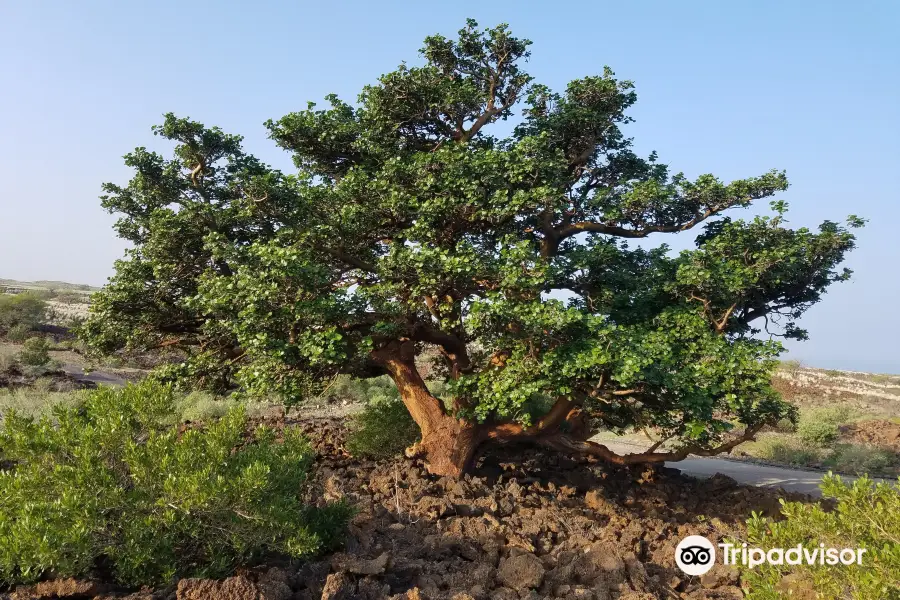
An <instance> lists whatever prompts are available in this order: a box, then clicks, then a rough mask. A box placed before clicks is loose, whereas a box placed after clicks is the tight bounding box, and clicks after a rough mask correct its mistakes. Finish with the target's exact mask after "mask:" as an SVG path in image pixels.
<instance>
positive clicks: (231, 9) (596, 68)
mask: <svg viewBox="0 0 900 600" xmlns="http://www.w3.org/2000/svg"><path fill="white" fill-rule="evenodd" d="M434 4H437V3H434ZM467 17H473V18H475V19H477V20H478V21H479V22H480V23H481V24H482V25H483V26H488V25H494V24H496V23H499V22H508V23H509V24H510V26H511V28H512V30H513V32H514V34H515V35H517V36H520V37H527V38H529V39H531V40H533V41H534V45H533V46H532V54H533V55H532V59H531V61H530V63H529V65H528V67H527V68H528V71H529V72H530V73H532V74H533V75H534V76H535V77H536V78H537V80H538V81H540V82H542V83H545V84H548V85H550V86H551V87H554V88H556V89H561V88H562V87H563V86H564V85H565V84H566V82H568V81H569V80H571V79H574V78H578V77H583V76H585V75H590V74H596V73H599V72H601V71H602V68H603V66H604V65H609V66H611V67H612V68H613V69H614V70H615V71H616V73H617V75H618V76H620V77H622V78H626V79H631V80H633V81H634V82H635V84H636V86H637V93H638V104H637V105H636V107H635V108H634V109H633V110H632V112H631V115H632V116H633V117H634V118H635V119H636V122H635V123H634V124H632V125H630V126H629V129H628V133H629V135H631V136H633V137H634V138H635V144H636V146H637V148H638V149H639V150H640V151H642V152H649V151H650V150H657V151H658V152H659V155H660V159H661V160H662V161H663V162H667V163H668V164H670V165H671V167H672V169H673V170H674V171H676V172H677V171H684V172H685V173H686V174H687V175H689V176H696V175H698V174H701V173H714V174H716V175H718V176H719V177H722V178H725V179H731V178H739V177H745V176H749V175H756V174H760V173H762V172H764V171H766V170H768V169H770V168H783V169H786V170H787V172H788V176H789V177H790V179H791V183H792V187H791V189H790V190H788V192H787V193H785V194H783V195H782V196H781V197H782V198H784V199H786V200H787V201H788V202H789V203H790V205H791V212H790V215H789V219H790V221H791V222H792V223H793V224H794V225H796V226H815V225H817V224H818V223H819V222H821V221H822V220H823V219H826V218H828V219H832V220H842V219H843V218H844V217H845V216H846V215H848V214H850V213H855V214H859V215H860V216H863V217H866V218H868V219H869V220H870V222H869V225H868V226H867V227H866V228H865V229H864V230H862V231H861V232H860V234H859V249H858V250H857V251H856V252H855V253H854V254H853V255H852V256H851V258H850V260H849V261H848V266H849V267H850V268H852V269H854V271H855V272H856V274H855V277H854V280H853V282H851V283H848V284H843V285H840V286H838V287H836V288H834V289H833V290H832V291H831V292H829V293H828V294H827V295H826V297H825V299H824V301H823V302H822V303H821V304H820V305H818V306H816V307H815V308H813V309H812V310H811V311H810V312H809V313H808V315H807V316H806V318H805V319H804V322H803V324H804V325H805V326H806V327H807V328H808V329H809V330H810V334H811V340H810V341H809V342H805V343H803V344H799V345H798V344H792V345H791V350H792V352H791V355H790V356H791V357H792V358H800V359H802V360H804V361H806V362H807V363H809V364H812V365H816V366H823V367H829V368H849V369H863V370H874V371H883V372H900V353H898V351H897V347H898V340H900V318H898V315H897V312H896V310H895V308H894V307H895V305H896V303H897V299H898V298H900V278H898V276H897V274H898V269H897V265H898V263H900V234H898V233H897V230H896V223H897V221H898V219H900V208H898V203H897V196H898V192H897V186H898V184H897V172H898V165H900V37H898V36H897V33H896V32H897V31H898V27H900V3H897V2H895V1H893V0H883V1H880V2H865V1H863V2H855V3H849V2H836V1H812V0H807V1H803V0H794V1H793V2H783V1H782V2H768V1H754V2H743V3H736V2H712V1H707V2H689V1H678V2H672V1H659V2H650V1H636V2H621V1H617V2H608V1H597V0H593V1H590V2H581V1H574V2H567V3H552V4H545V5H544V6H540V5H539V3H533V5H531V6H528V5H527V3H524V2H500V1H496V2H491V3H485V2H467V1H457V2H452V3H450V2H447V3H441V4H440V5H429V4H427V3H421V2H408V3H400V2H378V3H372V2H341V3H339V2H334V3H304V2H287V1H285V2H274V1H266V0H262V1H256V2H252V3H251V2H203V1H192V2H183V1H182V2H173V1H168V0H165V1H154V2H149V1H145V2H137V1H135V2H121V1H106V2H101V1H92V0H82V1H80V2H68V1H63V0H59V1H52V2H51V1H39V0H33V1H23V0H20V1H19V2H14V1H12V0H6V1H5V2H0V90H2V91H0V206H2V212H0V215H2V216H0V277H5V278H14V279H23V280H33V279H62V280H67V281H73V282H79V283H91V284H102V283H103V282H104V281H105V280H106V278H107V277H108V276H109V275H110V274H111V272H112V263H113V260H115V259H116V258H118V257H119V256H121V254H122V249H123V248H124V246H123V244H122V243H121V242H120V241H119V240H117V239H116V238H115V237H114V235H113V232H112V230H111V228H110V225H111V223H112V221H113V217H111V216H110V215H107V214H106V213H105V212H104V211H103V210H102V209H101V208H100V206H99V201H98V199H97V196H98V194H99V193H100V184H101V183H102V182H104V181H114V182H117V183H124V182H126V181H127V179H128V177H129V172H128V170H127V169H126V168H125V167H124V166H123V165H122V160H121V156H122V155H123V154H125V153H126V152H127V151H129V150H131V149H132V148H134V147H135V146H140V145H146V146H150V147H154V138H153V136H152V135H151V134H150V126H151V125H153V124H156V123H158V122H160V120H161V115H162V114H163V113H164V112H167V111H173V112H175V113H176V114H179V115H183V116H189V117H191V118H194V119H197V120H199V121H202V122H204V123H206V124H210V125H213V124H214V125H219V126H221V127H222V128H223V129H225V130H227V131H229V132H233V133H240V134H242V135H244V136H245V144H246V147H247V148H248V149H249V150H250V151H251V152H253V153H254V154H256V155H257V156H260V157H261V158H263V159H264V160H266V161H268V162H270V163H271V164H273V165H275V166H277V167H279V168H283V169H285V170H290V169H291V163H290V158H289V156H288V155H287V154H285V153H283V152H282V151H280V150H278V149H277V148H275V146H274V144H272V143H271V142H270V141H268V140H267V139H266V136H265V130H264V128H263V127H262V123H263V122H264V121H265V120H266V119H269V118H277V117H280V116H282V115H284V114H285V113H287V112H290V111H292V110H297V109H300V108H303V107H304V106H305V103H306V102H307V101H308V100H321V99H322V97H323V96H324V95H326V94H328V93H330V92H336V93H338V94H339V95H341V96H342V97H344V98H346V99H349V100H352V99H354V98H355V97H356V94H357V92H358V91H359V89H360V88H361V86H363V85H364V84H366V83H371V82H372V81H373V80H374V79H375V78H376V77H377V76H378V75H380V74H381V73H384V72H387V71H389V70H391V69H393V68H394V67H395V66H396V65H397V64H398V63H399V62H400V61H403V60H406V61H409V62H414V61H416V60H417V50H418V49H419V48H420V47H421V42H422V39H423V38H424V37H425V36H426V35H429V34H432V33H438V32H439V33H444V34H447V35H452V34H453V33H454V32H455V31H456V30H457V29H459V28H460V27H461V26H462V25H463V23H464V20H465V18H467ZM765 208H766V207H764V206H760V207H757V209H755V212H760V211H764V210H765ZM753 212H754V209H750V210H749V211H745V216H751V215H752V214H753ZM738 214H741V213H738ZM653 241H657V240H655V239H654V240H653ZM659 241H663V240H662V238H660V240H659ZM684 243H685V241H683V240H677V241H676V243H675V245H676V246H679V245H683V244H684Z"/></svg>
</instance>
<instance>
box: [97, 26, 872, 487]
mask: <svg viewBox="0 0 900 600" xmlns="http://www.w3.org/2000/svg"><path fill="white" fill-rule="evenodd" d="M529 45H530V42H528V41H527V40H522V39H518V38H515V37H513V36H512V35H511V33H510V32H509V30H508V28H507V27H506V26H505V25H501V26H498V27H495V28H491V29H484V30H482V29H479V27H478V25H477V23H475V22H474V21H469V22H468V23H467V25H466V26H465V27H464V28H463V29H462V30H461V31H460V32H459V36H458V38H457V39H455V40H453V39H448V38H445V37H442V36H439V35H436V36H431V37H429V38H427V39H426V40H425V45H424V48H422V50H421V54H422V57H423V59H424V60H423V61H422V63H421V65H419V66H408V65H406V64H402V65H401V66H400V67H398V68H397V69H396V70H395V71H393V72H391V73H388V74H386V75H383V76H382V77H381V78H380V79H379V80H378V81H377V83H375V84H372V85H369V86H366V87H365V88H363V90H362V92H361V93H360V95H359V98H358V100H357V102H355V103H348V102H346V101H343V100H341V99H339V98H338V97H336V96H329V97H328V98H327V106H325V107H322V108H320V107H318V106H317V105H315V104H314V103H309V105H308V107H307V108H306V109H305V110H301V111H298V112H295V113H291V114H289V115H287V116H284V117H283V118H281V119H279V120H277V121H269V122H268V123H266V127H267V128H268V130H269V132H270V136H271V138H272V139H273V140H274V141H275V142H276V143H277V144H278V145H279V146H280V147H282V148H284V149H285V150H287V151H289V152H291V153H292V154H293V157H294V162H295V164H296V168H297V172H296V173H294V174H284V173H281V172H279V171H277V170H275V169H272V168H270V167H269V166H267V165H265V164H263V163H262V162H260V161H259V160H257V159H255V158H254V157H252V156H250V155H248V154H246V153H245V151H244V150H243V148H242V146H241V138H240V137H238V136H233V135H229V134H226V133H224V132H222V131H221V130H219V129H218V128H207V127H204V126H203V125H201V124H200V123H197V122H195V121H191V120H189V119H184V118H178V117H176V116H174V115H171V114H169V115H166V117H165V120H164V123H163V124H162V125H161V126H159V127H156V128H154V132H155V133H156V134H157V135H159V136H162V137H163V138H165V139H167V140H170V141H171V142H173V143H174V154H173V156H172V157H171V158H165V157H163V156H162V155H160V154H158V153H155V152H150V151H148V150H146V149H144V148H138V149H136V150H135V151H134V152H132V153H130V154H128V155H127V156H126V164H128V165H129V166H130V167H132V168H133V169H134V170H135V175H134V177H133V179H132V180H131V181H130V182H129V183H128V184H127V185H126V186H118V185H113V184H106V185H105V188H104V189H105V192H106V195H105V196H103V205H104V206H105V207H106V208H107V209H108V210H110V211H111V212H114V213H117V214H119V215H121V218H120V219H119V221H118V223H117V224H116V230H117V231H118V234H119V235H120V236H121V237H122V238H124V239H126V240H128V241H130V242H131V243H132V244H133V248H132V249H131V250H129V251H128V253H127V256H126V257H125V258H124V259H123V260H121V261H119V262H117V263H116V274H115V276H114V277H113V278H112V279H111V280H110V282H109V284H108V285H107V286H106V287H105V288H104V289H103V291H101V292H99V293H98V294H97V295H95V297H94V301H93V305H92V308H91V317H90V319H89V320H88V322H87V323H86V325H85V326H84V329H83V334H84V337H85V339H86V340H87V341H89V342H90V344H91V345H92V346H93V347H94V348H95V349H98V350H100V351H107V352H108V351H112V350H115V349H118V348H123V347H130V348H143V349H146V348H154V347H161V346H171V347H176V348H179V349H181V350H182V351H183V352H184V353H185V355H186V357H187V359H186V361H185V362H184V363H183V364H181V365H178V366H174V367H170V368H169V369H168V371H167V373H166V376H168V377H172V378H175V379H178V380H180V381H183V382H191V383H192V384H195V385H205V386H212V387H216V386H218V387H229V386H239V387H240V388H241V389H242V390H244V391H245V392H246V393H249V394H258V395H263V394H278V395H280V396H281V397H283V398H284V399H285V400H286V401H288V402H295V401H298V400H300V399H302V398H304V397H307V396H309V395H311V394H314V393H315V391H316V390H317V389H321V387H322V386H325V385H327V384H328V382H329V381H331V380H332V379H333V378H334V377H335V376H336V375H338V374H341V373H349V374H351V375H354V376H359V377H369V376H376V375H381V374H385V373H386V374H388V375H390V376H391V378H392V379H393V380H394V381H395V383H396V384H397V386H398V388H399V390H400V392H401V396H402V398H403V401H404V403H405V404H406V406H407V408H408V409H409V411H410V413H411V414H412V416H413V418H414V419H415V420H416V422H417V423H418V424H419V426H420V428H421V430H422V441H421V442H420V443H419V444H418V446H417V447H416V448H412V449H410V452H411V453H412V452H422V453H424V454H426V455H427V459H428V461H429V464H430V466H431V468H432V470H433V471H434V472H437V473H445V474H458V473H459V472H461V471H462V470H463V469H464V468H465V467H466V465H467V464H468V463H469V461H470V460H471V458H472V456H473V454H474V452H475V451H476V449H477V448H478V447H479V446H480V445H481V444H483V443H489V442H512V441H519V440H524V441H531V442H536V443H541V444H544V445H547V446H550V447H553V448H557V449H561V450H566V451H573V452H588V453H591V454H595V455H597V456H600V457H602V458H605V459H607V460H611V461H614V462H619V463H633V462H643V461H662V460H678V459H680V458H684V457H685V456H687V454H688V453H699V454H712V453H716V452H721V451H725V450H728V449H730V448H732V447H734V445H736V444H737V443H739V442H740V441H743V440H744V439H749V438H750V437H752V436H753V435H754V434H755V433H756V432H757V431H758V430H759V429H760V428H761V427H762V426H764V425H765V424H767V423H773V422H775V421H777V420H780V419H783V418H793V417H794V413H795V411H794V408H793V407H792V406H790V405H789V404H788V403H786V402H785V401H784V400H783V399H782V398H781V397H780V396H779V395H778V393H777V392H776V391H775V390H774V389H773V388H772V387H771V385H770V376H771V372H772V370H773V368H774V366H775V364H776V361H777V356H778V355H779V353H780V352H781V351H782V346H781V344H780V343H779V342H778V341H777V339H776V338H775V336H779V335H780V336H784V337H789V338H798V339H803V338H805V337H806V333H805V331H804V330H802V329H800V328H799V327H798V325H797V319H798V318H799V317H800V316H801V315H802V314H803V313H804V312H805V311H806V310H807V309H808V308H809V307H810V306H812V305H813V304H815V303H816V302H818V301H819V300H820V298H821V296H822V294H823V293H824V292H825V290H826V288H827V287H828V286H829V285H830V284H832V283H834V282H837V281H843V280H846V279H847V278H848V277H849V276H850V272H849V271H848V270H846V269H841V268H839V265H840V263H841V262H842V260H843V258H844V255H845V253H846V252H848V251H849V250H851V249H852V248H853V247H854V244H855V239H854V236H853V235H852V233H851V231H850V229H851V228H853V227H857V226H860V225H862V220H861V219H859V218H857V217H852V216H851V217H850V218H849V219H848V221H847V224H846V225H840V224H838V223H835V222H831V221H826V222H824V223H822V224H821V225H820V226H819V227H818V229H816V230H810V229H806V228H798V229H791V228H789V227H787V226H786V220H785V212H786V209H787V206H786V204H785V203H784V202H781V201H773V202H772V203H771V206H772V209H773V211H772V212H773V214H774V216H757V217H755V218H753V219H750V220H744V219H733V218H731V217H729V216H724V213H725V212H726V211H728V210H729V209H735V208H742V207H747V206H749V205H750V204H751V203H753V202H754V201H757V200H762V199H766V198H772V197H773V196H774V195H775V194H777V193H778V192H780V191H783V190H785V189H787V187H788V181H787V177H786V175H785V173H784V172H781V171H777V170H773V171H770V172H767V173H763V174H760V175H756V176H752V177H748V178H746V179H740V180H736V181H731V182H725V181H722V180H720V179H718V178H717V177H715V176H713V175H701V176H700V177H697V178H695V179H691V178H688V177H686V176H684V175H683V174H681V173H677V174H672V173H671V172H670V169H669V167H668V166H667V165H665V164H663V163H661V162H659V160H658V159H657V156H656V155H655V154H651V155H650V156H648V157H641V156H638V155H637V154H636V153H635V152H634V150H633V147H632V140H631V139H630V138H628V137H626V135H625V134H624V132H623V129H622V128H623V126H624V125H625V124H627V123H628V122H629V120H630V119H629V117H628V116H627V109H628V108H629V107H630V106H631V105H632V104H634V102H635V101H636V94H635V91H634V86H633V85H632V83H631V82H630V81H626V80H620V79H617V78H616V77H615V75H614V73H613V72H612V71H611V70H609V69H608V68H607V69H604V71H603V74H602V75H596V76H588V77H585V78H583V79H579V80H576V81H572V82H571V83H570V84H569V85H568V86H567V88H566V89H565V90H564V91H562V92H554V91H552V90H550V89H549V88H548V87H546V86H544V85H541V84H539V83H536V82H535V81H533V80H532V78H531V76H529V75H528V74H527V73H526V72H525V71H524V70H523V67H524V63H525V62H526V60H527V58H528V56H529ZM507 120H509V121H510V124H509V125H498V124H499V123H500V122H502V121H507ZM510 131H511V133H500V132H510ZM692 228H696V229H697V230H699V234H698V235H697V236H696V246H695V248H694V249H691V250H685V251H682V252H680V253H675V252H672V251H671V250H670V249H669V248H668V247H667V246H665V245H658V246H657V247H655V248H652V249H646V248H642V247H635V246H632V245H629V242H628V239H629V238H648V237H649V238H650V239H651V240H653V241H654V242H655V241H657V239H656V238H662V237H663V235H662V234H666V233H669V234H674V233H677V232H684V231H687V230H689V229H692ZM657 234H658V235H657ZM759 334H761V335H759ZM425 356H434V357H436V358H435V360H436V363H437V365H436V366H437V370H436V371H435V373H437V376H439V377H440V378H441V379H443V380H444V381H445V382H446V384H447V390H449V391H448V394H449V396H448V397H447V398H441V399H439V398H436V397H435V396H434V395H432V394H431V393H430V391H429V389H428V385H427V384H426V383H425V382H424V381H423V380H422V377H421V376H420V371H419V369H420V366H421V363H422V360H423V357H425ZM736 424H737V425H736ZM599 427H605V428H610V429H613V430H620V429H624V428H632V427H638V428H646V429H648V430H653V431H655V432H656V434H657V435H658V436H659V437H660V439H665V440H669V443H670V444H674V446H675V447H676V450H673V451H666V452H661V451H658V448H657V447H654V448H651V449H650V450H648V451H647V452H645V453H640V454H635V455H626V456H619V455H616V454H614V453H613V452H611V451H610V450H608V449H607V448H606V447H604V446H602V445H600V444H596V443H593V442H590V441H588V438H589V437H590V435H591V432H593V431H595V430H596V429H597V428H599ZM736 427H737V429H735V428H736ZM735 432H742V433H740V434H737V433H735Z"/></svg>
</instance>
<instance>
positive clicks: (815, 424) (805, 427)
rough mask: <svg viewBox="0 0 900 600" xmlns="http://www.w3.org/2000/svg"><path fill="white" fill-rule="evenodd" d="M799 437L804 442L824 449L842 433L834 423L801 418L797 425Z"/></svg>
mask: <svg viewBox="0 0 900 600" xmlns="http://www.w3.org/2000/svg"><path fill="white" fill-rule="evenodd" d="M797 435H798V436H800V439H801V440H803V441H804V442H806V443H808V444H812V445H814V446H816V447H818V448H822V447H823V446H827V445H828V444H830V443H832V442H833V441H834V440H836V439H837V438H838V435H840V431H839V430H838V427H837V425H835V424H834V423H829V422H828V421H815V420H811V419H802V418H801V419H800V423H799V424H798V425H797Z"/></svg>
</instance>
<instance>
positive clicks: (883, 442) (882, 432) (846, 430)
mask: <svg viewBox="0 0 900 600" xmlns="http://www.w3.org/2000/svg"><path fill="white" fill-rule="evenodd" d="M841 438H842V439H843V440H845V441H849V442H852V443H855V444H869V445H872V446H880V447H882V448H886V449H888V450H893V451H894V452H900V423H894V422H893V421H886V420H883V419H873V420H871V421H859V422H857V423H851V424H850V425H845V426H843V427H842V428H841Z"/></svg>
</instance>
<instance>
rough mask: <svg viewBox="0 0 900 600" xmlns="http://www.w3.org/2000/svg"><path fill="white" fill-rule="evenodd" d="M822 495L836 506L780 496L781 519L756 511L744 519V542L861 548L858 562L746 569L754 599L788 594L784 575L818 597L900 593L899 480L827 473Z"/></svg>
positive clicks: (878, 598)
mask: <svg viewBox="0 0 900 600" xmlns="http://www.w3.org/2000/svg"><path fill="white" fill-rule="evenodd" d="M820 487H821V489H822V492H823V494H824V496H825V497H828V498H834V499H835V500H836V502H837V505H836V508H835V509H834V510H831V511H828V510H825V509H824V508H823V507H822V506H821V505H818V504H817V505H813V506H810V505H809V504H804V503H800V502H788V503H785V502H783V501H782V504H783V508H782V514H783V515H784V520H780V521H773V520H770V519H767V518H764V517H762V516H760V515H758V514H755V513H754V515H753V517H752V518H751V519H750V520H749V521H747V537H748V540H747V541H748V543H749V544H750V545H752V546H758V547H760V548H762V549H763V550H769V549H771V548H784V549H788V548H793V547H796V546H797V544H801V545H802V546H803V547H804V548H807V549H809V550H810V551H812V550H815V549H818V548H819V544H824V545H825V547H826V548H838V549H840V548H854V549H855V548H865V549H866V552H865V553H864V554H863V559H862V564H861V565H856V564H852V565H843V564H841V565H836V566H830V565H827V564H826V565H818V564H816V565H806V564H802V565H770V564H763V565H761V566H757V567H755V568H753V569H749V568H747V569H745V570H744V573H743V576H742V581H743V583H744V584H745V586H746V589H747V590H748V591H749V596H748V597H749V598H751V599H755V600H777V599H780V598H785V597H792V596H789V595H788V593H787V592H788V591H789V589H790V587H791V586H790V585H787V580H783V578H784V576H785V575H787V574H788V573H791V574H792V576H793V581H794V584H793V585H797V584H800V585H803V584H804V583H805V584H806V585H807V586H808V587H807V589H811V590H815V592H817V593H818V594H819V595H818V596H817V597H819V598H854V599H855V600H896V599H897V598H900V482H898V483H897V484H896V485H892V484H888V483H877V484H876V483H873V482H872V481H871V480H870V479H868V478H865V477H864V478H861V479H859V480H857V481H855V482H854V483H853V484H852V485H851V484H847V483H845V482H843V481H842V480H841V478H840V477H839V476H836V475H833V474H831V473H829V474H828V475H827V476H826V477H825V478H824V479H823V481H822V484H821V486H820Z"/></svg>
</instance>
